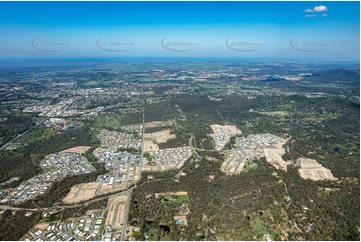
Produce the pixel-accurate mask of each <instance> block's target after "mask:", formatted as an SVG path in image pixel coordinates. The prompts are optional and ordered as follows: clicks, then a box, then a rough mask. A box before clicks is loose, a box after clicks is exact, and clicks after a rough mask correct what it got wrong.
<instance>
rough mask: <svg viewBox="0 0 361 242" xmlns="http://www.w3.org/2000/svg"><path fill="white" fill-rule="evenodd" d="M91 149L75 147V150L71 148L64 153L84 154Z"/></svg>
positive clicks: (88, 147)
mask: <svg viewBox="0 0 361 242" xmlns="http://www.w3.org/2000/svg"><path fill="white" fill-rule="evenodd" d="M89 149H90V146H76V147H73V148H70V149H67V150H63V151H62V152H64V153H65V152H69V153H78V154H84V153H85V152H86V151H87V150H89Z"/></svg>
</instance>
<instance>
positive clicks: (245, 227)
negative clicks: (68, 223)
mask: <svg viewBox="0 0 361 242" xmlns="http://www.w3.org/2000/svg"><path fill="white" fill-rule="evenodd" d="M75 62H76V61H75ZM75 62H71V64H69V63H70V62H69V63H67V64H66V65H65V66H61V67H56V68H52V67H49V68H43V67H41V68H39V67H34V68H26V67H24V68H18V69H16V68H15V69H6V68H5V69H1V70H0V72H1V77H0V79H2V80H1V82H2V83H1V85H2V86H1V87H2V89H1V93H0V101H1V103H0V115H1V116H0V143H4V142H5V141H7V140H11V139H12V138H13V137H15V136H16V135H18V134H20V133H22V132H24V131H25V130H28V129H29V128H30V127H32V126H34V124H35V122H39V121H42V118H41V117H34V116H35V114H34V115H30V114H24V113H20V110H22V109H23V108H25V107H29V106H34V105H35V106H37V105H39V106H48V105H52V104H58V103H59V101H63V100H68V99H71V98H75V99H76V102H74V103H73V104H71V105H69V106H67V107H66V109H67V110H69V109H73V108H74V109H75V110H85V109H92V108H97V107H99V106H102V107H104V109H103V111H102V112H100V114H99V116H98V117H97V118H95V119H94V120H92V118H89V119H88V117H83V116H81V115H79V116H74V117H71V118H70V119H71V120H72V122H74V123H78V122H80V123H81V124H82V125H81V127H80V128H77V129H75V130H72V131H64V132H62V133H61V134H59V135H57V134H55V133H54V134H50V135H49V133H51V132H52V131H53V130H48V129H47V128H44V127H43V126H39V127H37V128H36V129H34V130H32V131H30V132H29V133H27V134H26V135H24V136H23V137H22V138H20V139H19V140H18V142H20V143H22V144H23V146H21V147H20V148H17V149H15V150H13V151H0V168H1V171H0V182H4V181H6V180H8V179H10V178H13V177H20V178H21V179H20V180H19V181H16V182H14V183H11V184H8V185H6V186H7V187H14V186H16V185H17V184H19V183H20V182H21V181H23V180H25V179H28V178H30V177H32V176H33V175H35V174H38V173H39V172H42V170H41V169H40V168H39V166H38V163H39V162H40V161H41V159H42V158H43V157H44V156H45V155H48V154H51V153H54V152H58V151H61V150H64V149H67V148H71V147H73V146H78V145H87V146H92V147H93V148H95V147H96V146H98V145H99V141H98V140H97V138H96V135H97V134H98V133H99V131H100V129H102V128H106V129H109V130H120V129H121V126H123V125H126V124H134V123H140V122H141V121H142V118H141V113H142V110H143V108H144V104H145V100H146V101H147V102H148V103H146V105H145V110H146V111H145V122H149V121H169V120H170V121H172V124H169V125H168V126H167V125H166V126H165V127H155V128H148V129H147V130H146V131H147V132H154V131H159V130H163V129H168V128H170V129H171V132H172V133H173V134H176V135H177V136H176V138H175V139H170V140H169V141H168V142H167V143H164V144H160V145H159V146H160V148H167V147H177V146H184V145H188V144H189V141H190V138H191V137H192V135H194V138H195V139H194V140H195V142H194V146H195V147H196V148H197V149H198V153H199V155H200V156H199V157H198V156H195V157H198V158H194V160H195V161H194V162H193V163H192V162H191V160H189V161H187V162H186V163H185V165H184V166H183V167H182V169H183V172H185V173H186V175H185V176H177V174H178V172H179V171H178V170H174V171H167V172H153V173H146V174H143V176H142V179H143V180H142V181H140V183H139V186H137V188H136V189H134V192H133V197H132V203H131V211H130V220H129V223H130V224H132V225H135V226H139V227H140V229H141V230H140V233H136V234H135V236H136V238H138V239H144V238H145V236H146V235H148V236H150V238H149V239H151V240H185V239H187V240H215V239H218V240H259V239H263V240H264V239H267V238H266V236H267V235H269V236H270V237H271V239H273V240H280V239H281V236H282V235H283V236H286V237H287V238H286V239H288V240H302V239H305V240H359V239H360V238H359V226H360V224H359V211H360V205H359V195H360V194H359V174H360V172H359V171H360V168H359V157H360V152H359V150H360V148H359V145H360V144H359V138H360V136H359V134H360V123H359V118H360V106H359V86H360V82H359V80H360V78H359V70H358V69H357V68H358V67H359V65H358V64H357V65H356V66H354V67H350V68H349V69H348V70H346V69H339V68H340V66H341V67H342V66H344V65H342V64H340V63H338V64H337V67H336V66H332V65H330V63H325V64H324V63H319V64H315V63H307V62H305V63H301V64H300V63H292V62H287V63H286V62H284V63H282V65H274V63H269V61H264V62H256V61H255V62H252V63H251V64H246V63H243V62H239V61H230V62H227V63H224V62H222V63H221V62H218V61H209V62H204V61H203V62H202V61H199V62H198V61H196V62H189V61H169V60H160V61H159V63H155V62H153V60H152V61H151V60H149V61H131V60H127V61H118V60H117V61H115V62H112V63H110V64H109V63H107V64H109V65H107V64H104V63H103V64H102V66H101V67H100V68H94V66H95V63H93V62H91V63H88V64H86V63H85V62H84V61H81V64H79V63H80V62H79V63H75ZM72 64H74V65H77V66H78V67H76V68H75V67H74V66H71V65H72ZM165 64H166V65H165ZM59 65H63V64H59ZM251 66H252V68H257V69H258V71H257V72H254V71H251V70H250V68H249V67H251ZM299 67H300V68H299ZM331 68H334V70H329V69H331ZM351 68H355V69H351ZM157 69H162V70H164V71H161V72H159V71H156V70H157ZM114 70H115V71H114ZM208 72H209V73H211V75H209V77H208V78H197V77H200V76H204V74H208ZM305 72H307V73H312V74H308V75H306V76H304V77H302V78H301V80H298V81H292V80H294V79H292V80H287V78H284V77H285V76H288V75H289V76H298V75H299V74H301V73H305ZM212 73H213V74H215V75H212ZM221 73H222V74H221ZM39 74H41V75H42V76H44V78H42V79H41V80H39V78H37V77H39ZM229 74H233V75H229ZM185 75H188V76H189V78H184V76H185ZM277 75H279V76H282V77H277ZM166 76H171V78H168V79H167V77H166ZM296 79H297V78H296ZM64 84H65V85H64ZM17 87H21V88H23V89H22V91H21V90H18V91H16V92H14V91H12V90H15V89H14V88H17ZM95 87H100V88H103V90H102V91H101V92H98V91H96V90H95ZM84 90H85V91H86V92H88V91H89V93H91V94H90V95H88V94H87V95H81V94H78V93H81V92H77V91H84ZM74 91H75V92H74ZM74 93H76V94H74ZM295 93H297V95H296V94H295ZM38 94H41V95H38ZM68 121H69V118H67V122H68ZM211 124H232V125H236V126H237V127H238V128H240V129H241V130H242V132H243V135H245V136H246V135H249V134H257V133H271V134H275V135H279V136H282V137H287V138H290V140H289V141H288V143H287V144H286V145H285V149H286V151H287V152H286V154H285V156H284V159H286V160H296V159H297V158H300V157H307V158H313V159H316V160H317V161H318V162H320V163H321V164H322V165H323V166H324V167H326V168H329V169H330V170H331V171H332V173H333V174H334V175H335V176H336V177H337V178H339V181H337V182H328V181H327V182H326V181H324V182H311V181H305V180H302V179H300V177H299V176H298V174H297V169H296V168H292V167H289V171H288V172H280V171H276V170H275V169H274V168H273V167H271V166H270V165H269V164H268V163H266V162H265V161H264V160H263V159H261V160H258V161H254V162H255V164H256V165H255V166H252V167H251V166H246V167H245V170H244V172H242V173H241V174H240V175H237V176H226V175H225V174H223V173H221V172H220V165H221V163H222V160H223V155H222V153H221V152H213V151H211V149H212V148H213V141H212V140H211V139H210V138H209V137H208V134H209V133H211V132H212V131H211V129H210V127H209V126H210V125H211ZM56 133H57V132H56ZM233 144H234V139H231V141H230V142H229V143H228V144H227V146H226V149H228V148H231V147H232V145H233ZM90 152H91V151H89V152H88V153H87V154H86V156H87V158H88V159H89V161H91V162H95V161H96V160H95V158H94V157H93V156H92V155H91V153H90ZM137 152H139V151H137ZM94 166H96V168H97V171H96V172H94V173H92V174H87V175H82V176H74V177H68V178H66V179H64V180H63V181H61V182H58V183H55V184H54V186H52V188H51V189H50V191H48V192H47V193H46V194H45V195H43V196H40V197H37V198H36V199H34V200H33V201H28V202H26V203H25V204H21V205H19V206H26V207H35V206H40V207H42V206H43V207H49V206H53V205H54V204H57V203H59V204H61V200H62V198H63V197H64V196H65V195H66V193H67V192H68V191H69V189H70V187H71V186H72V185H75V184H78V183H83V182H89V181H94V179H95V177H96V176H97V175H98V174H102V173H104V172H105V170H104V168H103V167H102V166H100V165H97V164H95V163H94ZM275 172H277V173H278V174H276V175H274V173H275ZM147 174H148V175H150V174H151V175H152V176H153V178H154V180H149V181H148V180H146V179H147ZM210 175H212V176H214V180H212V179H210ZM176 179H178V180H179V182H177V181H176ZM177 191H187V192H188V197H185V196H178V197H177V196H172V195H164V194H167V193H169V192H177ZM154 193H158V194H163V195H159V197H158V198H156V197H155V196H154ZM288 198H289V199H288ZM105 204H106V200H104V201H103V202H101V203H100V204H98V205H96V204H95V203H93V204H90V205H88V206H85V207H81V208H80V209H79V208H74V209H64V210H63V211H61V212H58V213H54V214H53V215H51V216H49V217H47V218H44V219H46V220H47V221H52V220H54V219H65V218H69V217H72V216H78V215H80V214H82V213H83V212H84V211H85V210H86V209H91V208H104V207H105ZM183 205H184V206H186V207H189V208H190V213H189V214H188V215H187V220H188V226H180V225H176V224H175V221H174V218H173V217H174V216H175V215H178V214H179V213H180V209H181V207H182V206H183ZM0 216H1V215H0ZM39 219H40V217H39V214H37V213H34V214H33V215H32V216H30V217H25V215H24V214H23V213H22V212H17V213H14V214H13V215H11V212H9V211H7V212H6V213H5V214H3V215H2V216H1V218H0V222H1V223H2V228H1V229H0V238H1V239H19V238H20V236H21V235H22V234H24V233H25V232H26V231H27V230H28V229H29V228H30V227H31V226H32V225H34V224H35V223H36V222H37V221H39ZM15 225H16V226H17V227H16V226H15ZM283 230H285V231H286V233H285V234H282V233H283V232H282V231H283ZM9 231H11V233H10V232H9Z"/></svg>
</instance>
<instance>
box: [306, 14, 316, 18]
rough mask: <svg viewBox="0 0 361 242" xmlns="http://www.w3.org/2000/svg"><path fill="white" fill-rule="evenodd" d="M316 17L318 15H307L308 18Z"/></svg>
mask: <svg viewBox="0 0 361 242" xmlns="http://www.w3.org/2000/svg"><path fill="white" fill-rule="evenodd" d="M316 16H317V15H316V14H306V15H305V17H306V18H314V17H316Z"/></svg>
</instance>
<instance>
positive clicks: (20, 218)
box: [0, 210, 41, 241]
mask: <svg viewBox="0 0 361 242" xmlns="http://www.w3.org/2000/svg"><path fill="white" fill-rule="evenodd" d="M26 213H27V212H24V211H10V210H7V211H6V212H5V213H4V214H2V215H0V223H1V226H0V240H2V241H18V240H20V238H21V237H22V236H23V235H24V234H26V233H27V232H28V231H29V230H30V229H31V228H32V227H33V226H35V225H36V224H37V223H38V221H39V220H40V217H41V212H32V214H31V215H30V216H25V214H26Z"/></svg>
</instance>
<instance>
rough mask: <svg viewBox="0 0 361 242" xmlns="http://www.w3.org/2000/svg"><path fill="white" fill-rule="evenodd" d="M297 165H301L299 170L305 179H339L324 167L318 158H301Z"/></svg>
mask: <svg viewBox="0 0 361 242" xmlns="http://www.w3.org/2000/svg"><path fill="white" fill-rule="evenodd" d="M296 165H297V166H299V167H300V169H299V170H298V172H299V173H300V176H301V177H302V178H303V179H311V180H314V181H319V180H337V178H335V177H334V176H333V175H332V173H331V171H330V170H329V169H327V168H325V167H323V166H322V165H321V164H319V163H318V162H317V161H316V160H313V159H305V158H299V159H298V160H297V162H296Z"/></svg>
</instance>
